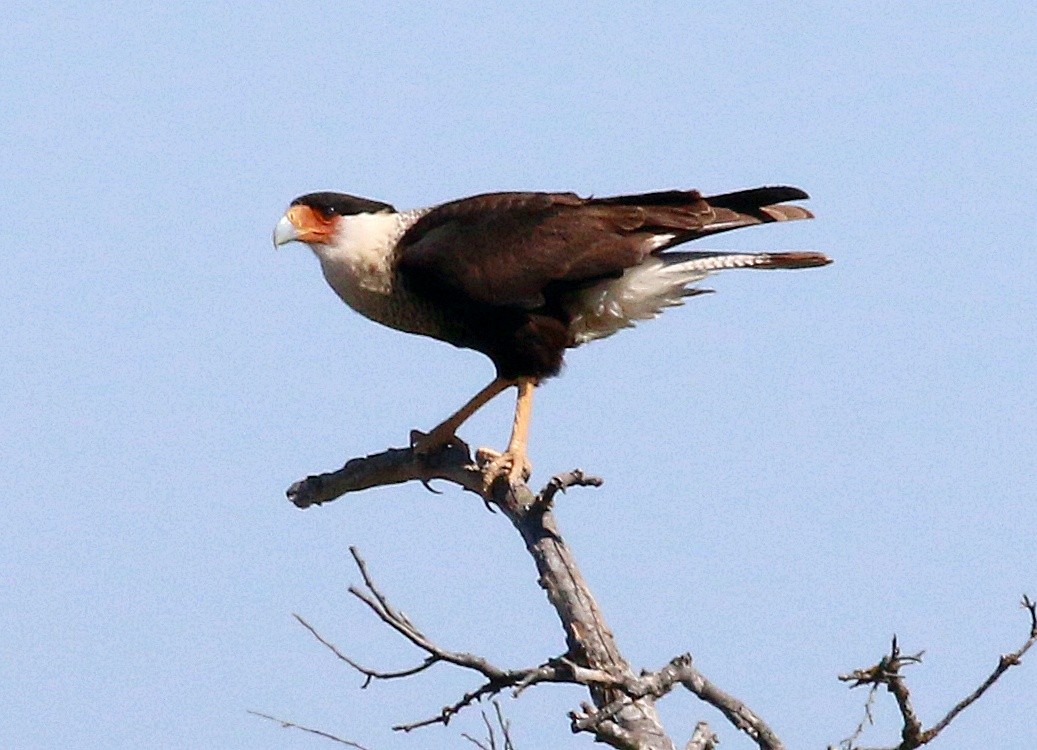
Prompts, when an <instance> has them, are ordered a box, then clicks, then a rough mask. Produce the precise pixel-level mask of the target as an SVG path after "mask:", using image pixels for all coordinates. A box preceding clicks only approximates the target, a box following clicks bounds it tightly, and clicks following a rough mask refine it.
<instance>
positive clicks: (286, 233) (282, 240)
mask: <svg viewBox="0 0 1037 750" xmlns="http://www.w3.org/2000/svg"><path fill="white" fill-rule="evenodd" d="M298 239H299V230H298V229H297V228H296V226H295V224H294V223H293V222H292V209H288V212H287V213H286V214H285V215H284V216H282V217H281V220H280V221H278V222H277V225H276V226H275V227H274V247H275V248H277V247H280V246H281V245H285V244H287V243H289V242H295V241H296V240H298Z"/></svg>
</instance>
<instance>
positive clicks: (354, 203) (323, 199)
mask: <svg viewBox="0 0 1037 750" xmlns="http://www.w3.org/2000/svg"><path fill="white" fill-rule="evenodd" d="M292 205H293V206H300V205H301V206H309V207H310V208H312V209H314V210H316V211H319V212H320V213H322V214H324V215H325V216H335V215H338V216H351V215H353V214H377V213H390V212H394V211H395V210H396V209H395V208H393V207H392V206H391V205H389V204H388V203H382V202H381V201H373V200H371V199H370V198H359V197H357V196H355V195H346V194H345V193H331V192H321V193H307V194H306V195H300V196H299V197H298V198H296V199H295V200H294V201H292Z"/></svg>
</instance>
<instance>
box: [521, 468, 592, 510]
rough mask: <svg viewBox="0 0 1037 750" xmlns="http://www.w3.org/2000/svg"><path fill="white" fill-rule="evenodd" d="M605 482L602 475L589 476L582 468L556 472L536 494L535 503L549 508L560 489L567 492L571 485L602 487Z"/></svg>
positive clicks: (545, 508)
mask: <svg viewBox="0 0 1037 750" xmlns="http://www.w3.org/2000/svg"><path fill="white" fill-rule="evenodd" d="M604 483H605V480H604V479H602V478H601V477H592V476H588V475H586V474H584V473H583V471H582V470H580V469H573V470H572V471H567V472H566V473H564V474H555V475H554V476H553V477H551V481H549V482H548V483H547V484H546V485H545V486H544V489H542V490H540V493H539V494H538V495H537V496H536V502H535V505H536V506H537V507H540V508H543V509H544V510H547V509H548V508H550V507H551V504H552V503H553V502H554V497H555V495H557V494H558V492H559V491H561V492H565V491H566V490H567V489H569V488H570V487H600V486H601V485H602V484H604Z"/></svg>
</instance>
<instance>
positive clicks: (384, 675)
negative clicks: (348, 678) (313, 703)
mask: <svg viewBox="0 0 1037 750" xmlns="http://www.w3.org/2000/svg"><path fill="white" fill-rule="evenodd" d="M292 617H294V618H295V619H296V620H298V621H299V623H300V624H301V625H302V626H303V627H304V628H306V629H307V630H308V631H310V634H311V635H313V637H314V638H316V639H317V641H319V642H320V643H321V644H322V645H324V646H326V647H327V648H328V649H329V650H330V651H331V652H332V653H333V654H335V656H336V657H338V658H339V659H340V660H341V661H344V662H345V663H346V664H348V665H349V666H351V667H352V668H353V669H355V670H356V671H357V672H359V673H360V674H362V675H364V684H363V685H361V686H360V689H361V690H363V689H366V688H367V687H368V686H369V685H370V684H371V682H372V681H373V680H395V679H398V678H400V677H410V676H411V675H416V674H418V673H419V672H424V671H425V670H426V669H428V668H429V667H431V666H432V665H433V664H435V663H436V662H437V661H439V659H437V658H436V657H434V656H429V657H427V658H426V659H425V661H423V662H421V664H418V665H417V666H414V667H410V668H409V669H401V670H398V671H396V672H382V671H379V670H377V669H371V668H369V667H365V666H364V665H363V664H359V663H357V662H356V661H354V660H353V659H350V658H349V657H348V656H346V655H345V654H343V653H342V652H341V651H339V650H338V649H337V648H336V647H335V645H334V644H333V643H331V642H330V641H328V640H326V639H325V638H324V636H322V635H321V634H320V633H318V632H317V630H316V628H314V627H313V626H312V625H310V623H308V622H306V620H304V619H303V618H302V617H300V616H299V615H292Z"/></svg>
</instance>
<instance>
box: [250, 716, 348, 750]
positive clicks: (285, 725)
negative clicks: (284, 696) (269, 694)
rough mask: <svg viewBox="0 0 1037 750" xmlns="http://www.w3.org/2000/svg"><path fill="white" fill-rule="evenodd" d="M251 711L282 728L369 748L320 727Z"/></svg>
mask: <svg viewBox="0 0 1037 750" xmlns="http://www.w3.org/2000/svg"><path fill="white" fill-rule="evenodd" d="M249 713H250V714H252V715H253V716H258V717H259V718H261V719H269V720H270V721H275V722H277V723H278V724H280V725H281V728H282V729H299V730H301V731H303V732H308V733H310V734H315V735H317V736H318V737H324V738H325V739H328V740H332V741H334V742H338V743H339V744H342V745H346V746H347V747H353V748H356V750H367V748H366V747H364V746H363V745H361V744H358V743H356V742H352V741H350V740H344V739H342V738H341V737H336V736H335V735H333V734H330V733H328V732H323V731H321V730H320V729H311V728H310V727H304V726H303V725H301V724H296V723H294V722H291V721H285V720H284V719H278V718H276V717H274V716H270V715H268V714H263V713H260V712H259V711H249Z"/></svg>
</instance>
